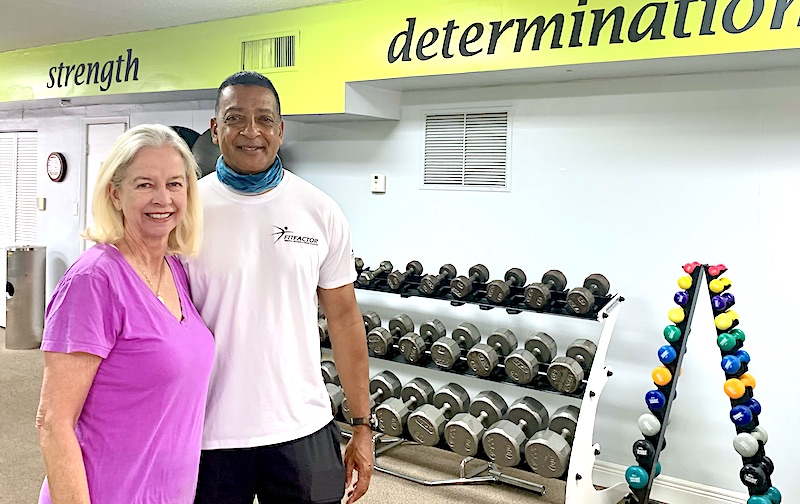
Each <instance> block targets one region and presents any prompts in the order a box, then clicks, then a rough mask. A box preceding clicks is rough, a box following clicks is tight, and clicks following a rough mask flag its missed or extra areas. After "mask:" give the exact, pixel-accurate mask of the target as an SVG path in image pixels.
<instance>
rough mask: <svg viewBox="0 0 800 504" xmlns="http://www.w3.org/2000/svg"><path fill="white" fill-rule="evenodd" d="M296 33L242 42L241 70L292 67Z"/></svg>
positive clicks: (293, 65)
mask: <svg viewBox="0 0 800 504" xmlns="http://www.w3.org/2000/svg"><path fill="white" fill-rule="evenodd" d="M297 38H298V37H297V35H284V36H281V37H270V38H263V39H258V40H245V41H244V42H242V70H253V71H265V70H272V71H274V70H278V69H293V68H294V67H295V64H296V58H297V51H296V49H297V48H296V44H297Z"/></svg>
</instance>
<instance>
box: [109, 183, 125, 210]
mask: <svg viewBox="0 0 800 504" xmlns="http://www.w3.org/2000/svg"><path fill="white" fill-rule="evenodd" d="M108 198H109V199H110V200H111V203H112V204H113V205H114V208H116V209H117V211H118V212H121V211H122V201H121V200H120V198H119V189H118V188H117V187H116V186H115V185H114V184H112V183H111V182H109V183H108Z"/></svg>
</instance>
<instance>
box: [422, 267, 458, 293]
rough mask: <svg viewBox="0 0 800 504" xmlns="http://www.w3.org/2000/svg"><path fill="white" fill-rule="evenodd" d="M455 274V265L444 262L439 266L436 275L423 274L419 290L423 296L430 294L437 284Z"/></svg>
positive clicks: (453, 276) (434, 290)
mask: <svg viewBox="0 0 800 504" xmlns="http://www.w3.org/2000/svg"><path fill="white" fill-rule="evenodd" d="M455 276H456V267H455V266H453V265H452V264H445V265H443V266H442V267H441V268H439V274H438V275H430V274H428V275H425V276H424V277H422V280H421V281H420V283H419V292H420V294H422V295H425V296H432V295H433V294H434V293H435V292H436V290H437V289H438V288H439V286H440V285H441V284H443V283H445V282H447V281H448V280H450V279H451V278H455Z"/></svg>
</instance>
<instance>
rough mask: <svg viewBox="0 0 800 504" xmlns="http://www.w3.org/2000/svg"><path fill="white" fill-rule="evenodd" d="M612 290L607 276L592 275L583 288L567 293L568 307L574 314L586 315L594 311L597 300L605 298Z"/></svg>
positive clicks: (587, 278) (588, 277)
mask: <svg viewBox="0 0 800 504" xmlns="http://www.w3.org/2000/svg"><path fill="white" fill-rule="evenodd" d="M610 289H611V284H610V283H609V282H608V279H607V278H606V277H605V276H603V275H601V274H600V273H594V274H591V275H589V276H587V277H586V279H585V280H584V281H583V287H575V288H573V289H572V290H571V291H569V292H568V293H567V306H568V307H569V309H570V310H572V311H573V312H574V313H577V314H579V315H586V314H587V313H589V312H590V311H592V306H594V303H595V298H596V297H597V296H605V295H606V294H608V291H609V290H610Z"/></svg>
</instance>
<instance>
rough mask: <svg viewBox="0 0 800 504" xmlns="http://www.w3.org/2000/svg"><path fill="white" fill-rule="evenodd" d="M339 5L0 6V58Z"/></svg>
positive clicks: (253, 1) (69, 2) (251, 1)
mask: <svg viewBox="0 0 800 504" xmlns="http://www.w3.org/2000/svg"><path fill="white" fill-rule="evenodd" d="M340 1H343V0H223V1H220V0H136V1H134V2H132V1H130V0H80V1H76V0H0V13H1V14H0V52H6V51H12V50H14V49H26V48H31V47H39V46H44V45H52V44H61V43H64V42H73V41H76V40H86V39H92V38H97V37H104V36H106V35H118V34H120V33H131V32H139V31H146V30H154V29H157V28H167V27H170V26H181V25H186V24H192V23H202V22H204V21H212V20H215V19H227V18H235V17H242V16H251V15H253V14H261V13H265V12H275V11H281V10H289V9H297V8H300V7H309V6H312V5H321V4H327V3H335V2H340Z"/></svg>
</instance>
